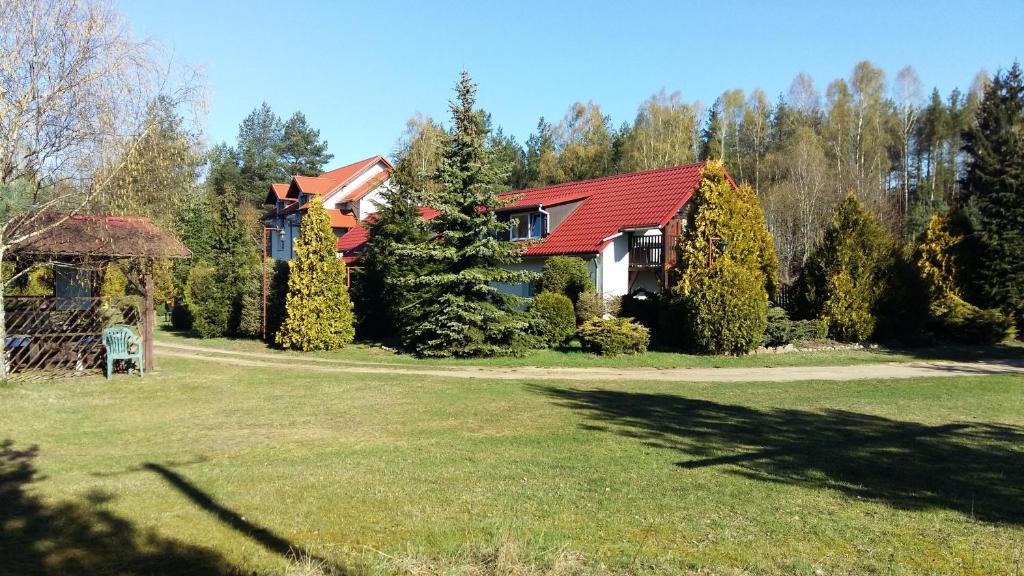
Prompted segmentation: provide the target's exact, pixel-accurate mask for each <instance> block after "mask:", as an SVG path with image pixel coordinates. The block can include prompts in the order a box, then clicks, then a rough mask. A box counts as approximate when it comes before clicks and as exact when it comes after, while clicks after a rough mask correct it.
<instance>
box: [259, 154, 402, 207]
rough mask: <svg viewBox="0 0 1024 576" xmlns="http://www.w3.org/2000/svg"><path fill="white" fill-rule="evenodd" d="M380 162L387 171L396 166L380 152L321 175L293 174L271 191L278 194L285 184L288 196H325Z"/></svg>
mask: <svg viewBox="0 0 1024 576" xmlns="http://www.w3.org/2000/svg"><path fill="white" fill-rule="evenodd" d="M379 163H383V164H384V167H385V171H386V172H390V171H391V170H393V169H394V166H392V165H391V162H389V161H388V159H387V158H385V157H383V156H381V155H379V154H378V155H377V156H371V157H369V158H366V159H363V160H360V161H358V162H353V163H352V164H349V165H347V166H342V167H340V168H335V169H333V170H329V171H327V172H324V173H323V174H321V175H319V176H299V175H295V176H292V180H291V182H290V183H288V184H273V185H272V186H271V188H272V190H271V191H272V192H273V193H275V194H276V193H277V190H278V187H279V186H285V187H286V190H287V191H286V197H287V198H298V196H299V194H300V193H301V194H314V195H316V196H321V197H325V196H328V195H329V194H331V193H332V192H334V191H336V190H338V189H339V188H342V187H343V186H345V185H347V184H350V183H351V182H352V181H353V180H355V179H356V178H358V177H359V175H360V174H362V173H363V172H365V171H366V170H368V169H369V168H371V167H372V166H374V165H376V164H379ZM362 188H363V186H360V187H359V190H362ZM370 190H372V188H370V189H369V190H365V191H364V192H363V195H365V194H366V193H367V192H369V191H370ZM346 196H348V195H346ZM268 198H269V196H268ZM346 199H348V198H346Z"/></svg>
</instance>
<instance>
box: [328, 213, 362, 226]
mask: <svg viewBox="0 0 1024 576" xmlns="http://www.w3.org/2000/svg"><path fill="white" fill-rule="evenodd" d="M327 215H328V216H330V217H331V228H355V227H356V226H358V225H359V222H358V221H357V220H356V217H355V216H353V215H352V213H351V212H342V211H341V210H337V209H334V210H328V211H327Z"/></svg>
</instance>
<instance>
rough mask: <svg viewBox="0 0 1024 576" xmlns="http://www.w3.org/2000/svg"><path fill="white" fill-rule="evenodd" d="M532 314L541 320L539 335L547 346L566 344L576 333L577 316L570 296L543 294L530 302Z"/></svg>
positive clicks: (551, 293) (552, 293)
mask: <svg viewBox="0 0 1024 576" xmlns="http://www.w3.org/2000/svg"><path fill="white" fill-rule="evenodd" d="M530 313H531V314H532V315H534V316H535V317H537V318H538V319H540V320H541V322H539V330H540V333H539V334H538V335H539V336H540V337H541V339H542V340H543V341H544V344H545V345H547V346H558V345H560V344H564V343H565V341H566V340H568V339H569V338H570V337H572V335H573V333H574V332H576V314H575V312H573V308H572V300H569V297H568V296H565V295H563V294H556V293H554V292H541V293H540V294H538V295H537V296H535V297H534V299H533V301H532V302H530Z"/></svg>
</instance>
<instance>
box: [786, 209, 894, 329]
mask: <svg viewBox="0 0 1024 576" xmlns="http://www.w3.org/2000/svg"><path fill="white" fill-rule="evenodd" d="M894 262H895V249H894V244H893V240H892V237H891V236H890V235H889V233H888V232H887V231H886V230H885V228H883V227H882V225H881V224H880V223H879V222H878V221H877V220H876V219H875V217H874V216H873V215H872V214H871V213H870V212H869V211H868V210H867V209H865V208H864V206H863V205H861V203H860V201H859V200H857V197H856V196H854V195H853V194H852V193H851V194H849V195H848V196H847V197H846V199H845V200H843V201H842V202H841V203H840V204H839V206H838V207H837V208H836V210H835V211H834V212H833V214H832V221H831V223H830V224H829V226H828V228H827V229H826V230H825V235H824V237H823V238H822V241H821V242H820V243H819V244H818V246H817V247H816V248H815V250H814V253H813V254H812V255H811V257H810V259H809V260H808V262H807V265H806V266H805V267H804V271H803V274H802V275H801V278H800V309H801V311H802V312H803V313H804V314H805V315H806V316H809V317H811V318H821V319H822V320H824V321H825V322H826V323H827V324H828V330H829V336H831V337H832V338H835V339H836V340H840V341H844V342H861V341H864V340H866V339H868V338H870V337H871V336H872V334H874V332H875V327H876V325H877V322H878V316H879V311H878V308H879V304H880V303H881V301H882V296H883V295H884V294H885V293H886V291H887V290H888V289H889V288H890V284H889V280H890V277H891V274H892V269H893V264H894Z"/></svg>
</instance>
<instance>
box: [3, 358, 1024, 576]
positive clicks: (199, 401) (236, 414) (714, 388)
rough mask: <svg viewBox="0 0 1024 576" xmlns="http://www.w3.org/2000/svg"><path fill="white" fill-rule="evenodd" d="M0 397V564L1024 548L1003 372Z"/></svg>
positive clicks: (355, 562) (413, 568) (230, 386)
mask: <svg viewBox="0 0 1024 576" xmlns="http://www.w3.org/2000/svg"><path fill="white" fill-rule="evenodd" d="M0 405H2V406H3V413H2V416H0V423H2V425H0V439H4V438H6V441H5V445H4V447H3V449H2V451H0V452H2V456H0V573H3V574H22V573H24V574H35V573H42V574H96V573H113V574H151V573H181V574H207V573H240V574H252V573H257V574H275V573H294V574H307V573H317V572H331V571H333V572H335V573H350V574H361V573H398V574H410V573H411V574H426V573H453V574H531V573H554V574H592V573H609V574H679V573H693V574H773V575H774V574H779V575H781V574H787V575H788V574H806V575H818V574H884V575H889V574H892V575H907V574H966V575H989V574H1018V573H1021V570H1022V563H1024V377H1012V376H989V377H951V378H936V379H928V378H923V379H915V380H904V381H893V380H887V381H856V382H802V383H782V384H767V383H758V384H750V383H733V384H721V383H719V384H692V383H671V384H666V383H643V382H623V383H621V384H602V385H599V386H589V385H580V384H579V383H576V384H566V385H559V384H557V383H553V382H545V383H533V382H499V383H490V382H486V381H465V380H461V381H445V380H440V379H432V378H427V377H414V376H374V377H373V378H372V379H371V378H366V377H362V376H358V375H347V374H337V375H335V374H330V375H324V374H313V373H306V372H303V371H301V370H295V369H289V370H283V369H281V370H278V369H267V368H260V369H245V368H237V367H231V366H224V365H219V364H214V363H204V362H196V361H191V360H184V359H173V358H166V359H163V360H162V361H161V370H160V371H159V372H157V373H154V374H151V375H147V377H146V378H145V379H144V380H141V381H140V380H138V379H135V378H131V377H128V376H119V377H117V378H115V380H113V381H112V382H109V383H108V382H106V381H104V380H102V379H100V378H81V379H75V380H66V381H55V382H41V383H39V382H37V383H31V384H15V385H11V384H9V385H4V386H0ZM296 556H298V557H299V558H301V559H302V560H301V561H298V562H297V561H295V560H290V559H289V558H294V557H296Z"/></svg>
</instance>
